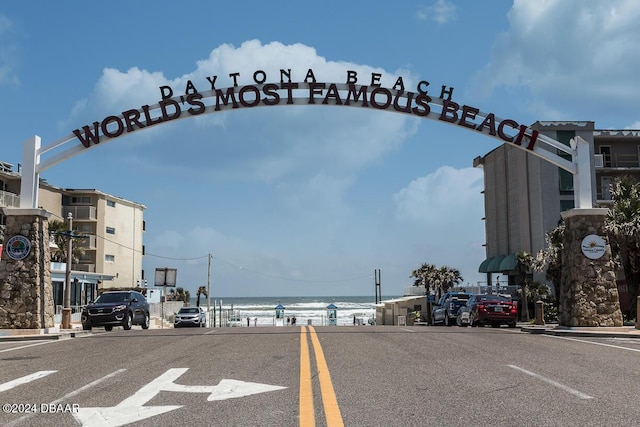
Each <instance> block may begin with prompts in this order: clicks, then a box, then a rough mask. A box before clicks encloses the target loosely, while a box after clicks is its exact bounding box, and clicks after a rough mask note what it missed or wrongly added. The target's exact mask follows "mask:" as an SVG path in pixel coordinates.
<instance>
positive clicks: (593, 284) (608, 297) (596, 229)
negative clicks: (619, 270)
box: [558, 208, 623, 327]
mask: <svg viewBox="0 0 640 427" xmlns="http://www.w3.org/2000/svg"><path fill="white" fill-rule="evenodd" d="M607 211H608V209H600V208H598V209H572V210H569V211H566V212H563V213H562V217H563V218H564V221H565V227H566V228H565V235H564V249H563V252H562V255H561V256H562V269H563V272H562V283H561V286H560V292H559V313H558V314H559V317H560V319H559V321H560V325H562V326H572V327H575V326H622V324H623V322H622V312H621V311H620V299H619V297H618V286H617V283H616V275H615V270H614V263H613V260H612V256H611V247H610V246H609V241H608V239H607V236H606V234H605V232H604V219H605V217H606V215H607ZM589 235H596V236H600V237H602V238H603V239H604V242H605V245H604V246H605V247H604V252H603V253H600V255H601V256H599V257H598V258H595V259H592V258H590V257H587V256H586V255H585V253H584V252H583V247H582V245H583V240H584V239H585V237H587V236H589ZM596 249H597V248H596ZM587 251H588V248H587Z"/></svg>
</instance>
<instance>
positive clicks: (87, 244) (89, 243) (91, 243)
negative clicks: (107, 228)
mask: <svg viewBox="0 0 640 427" xmlns="http://www.w3.org/2000/svg"><path fill="white" fill-rule="evenodd" d="M96 240H97V239H96V236H93V235H89V236H83V238H82V239H77V240H75V241H74V242H73V245H74V246H77V247H79V248H83V249H95V248H96Z"/></svg>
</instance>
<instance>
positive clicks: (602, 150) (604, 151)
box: [600, 145, 611, 168]
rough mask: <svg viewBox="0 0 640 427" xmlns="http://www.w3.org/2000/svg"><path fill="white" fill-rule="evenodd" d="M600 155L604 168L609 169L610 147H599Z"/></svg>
mask: <svg viewBox="0 0 640 427" xmlns="http://www.w3.org/2000/svg"><path fill="white" fill-rule="evenodd" d="M600 154H602V160H603V163H604V167H605V168H610V167H611V146H609V145H601V146H600Z"/></svg>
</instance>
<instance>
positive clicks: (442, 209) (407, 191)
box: [393, 166, 483, 232]
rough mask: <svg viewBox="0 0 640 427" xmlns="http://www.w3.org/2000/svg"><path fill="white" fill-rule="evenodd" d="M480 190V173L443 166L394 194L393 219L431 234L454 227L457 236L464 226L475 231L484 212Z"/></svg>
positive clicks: (475, 170)
mask: <svg viewBox="0 0 640 427" xmlns="http://www.w3.org/2000/svg"><path fill="white" fill-rule="evenodd" d="M482 189H483V176H482V171H481V170H478V169H475V168H465V169H455V168H452V167H450V166H442V167H440V168H439V169H438V170H436V171H435V172H434V173H432V174H429V175H427V176H423V177H420V178H416V179H414V180H413V181H411V183H409V185H408V186H407V187H405V188H403V189H402V190H400V191H398V192H397V193H396V194H394V196H393V198H394V202H395V204H396V217H397V218H398V219H399V220H401V221H408V222H411V223H415V224H419V225H422V226H427V227H429V228H430V229H433V230H442V229H443V228H442V227H448V226H451V225H455V226H456V230H457V231H458V232H459V230H460V229H462V228H464V227H465V226H466V224H468V225H470V226H472V227H473V228H474V229H477V224H478V221H479V220H480V218H481V217H482V211H483V198H482V194H481V193H480V192H481V191H482ZM450 231H451V230H450V229H448V230H447V232H450Z"/></svg>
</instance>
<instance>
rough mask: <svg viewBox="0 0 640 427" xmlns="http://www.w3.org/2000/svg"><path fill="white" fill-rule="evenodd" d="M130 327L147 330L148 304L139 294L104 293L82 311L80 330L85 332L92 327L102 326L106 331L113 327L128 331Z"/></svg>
mask: <svg viewBox="0 0 640 427" xmlns="http://www.w3.org/2000/svg"><path fill="white" fill-rule="evenodd" d="M132 325H140V326H142V329H149V303H148V302H147V299H146V298H145V297H144V295H142V294H141V293H140V292H135V291H122V292H120V291H117V292H115V291H114V292H105V293H103V294H102V295H100V296H99V297H98V298H96V300H95V301H94V302H92V303H90V304H89V305H87V306H86V307H84V308H83V309H82V329H84V330H85V331H90V330H91V328H92V327H93V326H104V329H105V330H106V331H110V330H112V329H113V327H114V326H122V327H123V328H124V329H126V330H129V329H131V326H132Z"/></svg>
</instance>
